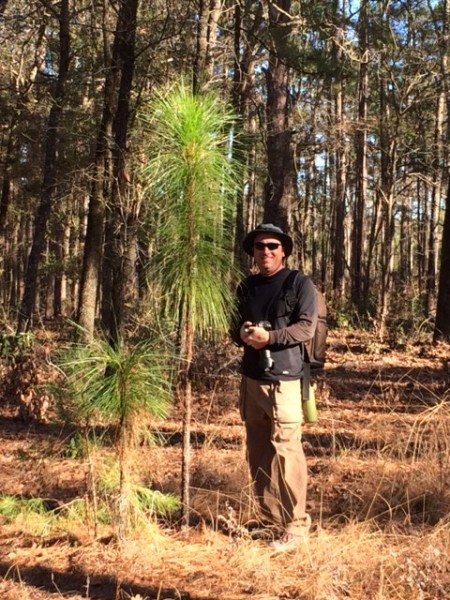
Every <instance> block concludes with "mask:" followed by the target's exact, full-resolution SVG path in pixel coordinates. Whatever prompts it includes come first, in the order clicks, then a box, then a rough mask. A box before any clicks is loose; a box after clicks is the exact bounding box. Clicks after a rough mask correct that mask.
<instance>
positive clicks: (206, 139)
mask: <svg viewBox="0 0 450 600" xmlns="http://www.w3.org/2000/svg"><path fill="white" fill-rule="evenodd" d="M146 120H147V122H148V134H149V145H148V155H149V162H148V165H147V166H146V167H145V169H144V175H145V178H146V192H147V194H148V197H149V201H153V202H156V203H157V204H158V206H159V217H160V218H159V221H158V233H157V248H156V252H155V256H154V261H153V263H151V276H152V277H154V278H156V279H157V281H158V284H159V287H160V290H161V294H162V296H163V299H164V302H165V309H164V312H165V314H166V316H167V317H168V318H169V320H170V321H171V322H174V323H176V324H177V333H178V347H179V353H180V362H179V370H178V385H177V389H176V394H177V397H178V401H179V403H180V404H181V406H182V407H183V458H182V500H183V523H184V525H188V524H189V515H190V463H191V457H190V436H191V411H192V390H191V378H192V373H191V369H192V360H193V352H194V340H195V337H196V336H197V335H199V336H201V337H206V338H215V337H216V336H217V335H223V333H224V332H225V331H226V330H227V328H228V323H229V318H230V311H231V309H232V306H233V292H232V290H231V286H230V272H231V257H232V255H231V250H232V245H231V239H230V234H231V222H230V219H231V217H232V214H233V211H232V206H231V204H230V202H231V200H232V198H233V197H234V191H235V186H236V182H237V169H234V168H233V166H232V164H231V163H230V159H229V141H230V138H229V134H230V128H231V127H232V124H233V123H234V118H233V116H232V114H231V113H230V112H229V111H228V110H227V109H226V108H225V107H224V105H223V104H222V102H221V101H219V99H218V97H217V96H216V95H215V94H212V93H210V94H207V95H195V94H192V92H191V90H190V89H189V88H188V87H187V86H186V85H185V84H183V83H182V84H180V85H178V86H176V87H175V88H173V89H171V90H170V91H169V92H168V93H166V94H162V95H160V96H159V97H158V98H157V100H156V101H155V103H154V104H153V106H151V108H150V111H149V115H148V117H147V119H146Z"/></svg>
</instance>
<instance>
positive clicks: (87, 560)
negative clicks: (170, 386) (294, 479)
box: [0, 331, 450, 600]
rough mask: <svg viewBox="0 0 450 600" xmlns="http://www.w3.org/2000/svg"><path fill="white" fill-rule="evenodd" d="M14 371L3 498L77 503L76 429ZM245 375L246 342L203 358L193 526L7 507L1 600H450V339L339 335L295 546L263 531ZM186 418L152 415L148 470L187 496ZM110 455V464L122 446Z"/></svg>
mask: <svg viewBox="0 0 450 600" xmlns="http://www.w3.org/2000/svg"><path fill="white" fill-rule="evenodd" d="M49 351H50V352H51V348H50V350H49V349H48V348H47V349H46V350H45V351H44V358H43V359H42V361H43V363H44V362H45V360H46V359H47V358H48V353H49ZM36 360H38V359H37V358H36ZM26 375H27V369H26V368H22V371H21V375H20V376H21V377H26ZM3 376H5V372H3ZM42 379H45V377H44V376H42ZM8 381H9V383H8V385H6V384H5V385H4V386H3V396H4V397H3V398H2V403H1V412H0V493H1V494H3V495H5V496H6V495H7V496H8V497H9V496H13V497H16V498H22V499H23V498H28V499H29V498H42V499H44V500H45V505H46V506H47V508H48V510H49V511H53V512H55V511H57V510H61V509H62V507H63V508H67V507H69V506H71V504H73V503H75V501H76V500H77V499H80V498H81V499H82V498H84V497H85V496H86V494H87V487H88V486H87V483H86V482H87V479H88V473H89V469H90V465H89V464H88V461H87V459H86V458H85V457H83V456H82V455H81V453H80V452H79V446H78V445H77V438H76V435H75V434H74V431H73V430H69V429H67V427H65V426H63V425H62V424H61V423H60V421H59V420H57V419H55V418H52V417H48V416H45V415H40V416H41V417H43V418H42V419H40V420H39V419H38V420H36V419H35V420H31V419H30V418H29V415H27V418H24V415H23V413H22V415H21V413H20V411H19V410H18V407H17V405H16V404H15V403H14V402H13V401H12V399H11V397H6V396H5V394H6V392H7V390H8V389H10V388H11V378H9V380H8ZM238 381H239V377H238V374H237V355H236V349H234V348H232V347H228V346H224V347H220V348H218V349H216V351H214V353H212V354H210V355H209V359H206V358H204V359H203V362H201V363H199V364H198V365H197V378H196V384H195V390H196V397H195V409H194V415H193V424H192V427H193V436H192V439H193V444H192V447H193V449H192V463H193V466H192V491H191V501H192V507H193V509H192V514H193V520H194V524H193V526H192V527H190V528H188V529H182V528H180V527H179V526H178V525H179V524H178V523H176V522H170V523H169V522H159V523H155V522H154V521H151V522H149V523H148V527H140V528H139V530H136V531H134V532H133V533H132V534H130V535H129V537H128V538H127V540H126V541H125V542H123V543H121V544H119V543H118V542H117V538H116V536H115V532H114V531H113V530H112V529H111V527H110V526H108V525H100V524H99V525H98V526H97V527H94V526H93V524H92V522H86V520H83V519H79V520H78V521H77V520H76V519H72V520H66V521H64V525H63V524H62V523H63V522H62V521H55V522H56V523H58V524H57V525H55V524H53V525H51V524H49V521H48V520H45V519H43V520H42V522H41V521H40V520H39V519H38V518H37V517H36V515H33V516H31V517H30V515H28V516H27V515H26V514H19V515H18V516H17V517H16V518H14V519H12V518H11V519H9V518H7V516H5V515H3V516H0V599H1V600H50V599H52V600H57V599H61V598H71V599H74V600H80V599H81V598H92V599H98V600H124V599H134V600H144V599H147V600H154V599H155V600H156V599H158V600H181V599H183V600H188V599H189V600H241V599H246V598H252V599H258V600H294V599H297V600H300V599H301V600H325V599H326V600H344V599H347V598H350V599H355V600H357V599H358V600H388V599H395V600H427V599H430V600H431V599H433V600H436V599H448V598H450V518H449V517H450V485H449V484H450V353H449V347H448V346H446V345H438V346H432V345H431V344H429V343H427V340H419V339H416V340H412V341H410V342H408V343H405V344H404V345H403V346H402V347H401V348H400V347H397V348H395V349H391V348H389V347H388V346H386V345H382V344H379V343H377V342H376V340H375V339H374V338H373V336H371V335H370V334H368V333H365V332H356V331H341V332H338V333H332V334H331V335H330V340H329V351H328V363H327V366H326V368H325V369H324V370H323V371H322V372H320V373H318V374H316V375H315V381H316V388H317V389H316V397H317V405H318V411H319V421H318V422H317V423H316V424H307V425H305V426H304V434H303V445H304V449H305V453H306V456H307V460H308V466H309V497H308V508H309V512H310V514H311V517H312V520H313V527H312V530H311V535H310V537H309V539H308V540H307V541H305V543H304V544H303V545H302V546H300V547H298V548H297V549H296V550H295V551H293V552H290V553H284V554H274V553H273V551H272V550H271V548H270V546H269V544H268V543H267V540H264V539H258V538H257V536H253V534H252V527H251V524H252V522H253V523H254V521H252V520H253V518H254V514H253V512H252V500H251V490H250V485H249V479H248V472H247V466H246V462H245V448H244V437H243V427H242V424H241V422H240V418H239V413H238V409H237V402H236V398H237V388H238ZM40 383H42V381H40V380H39V377H38V378H37V380H36V382H35V385H36V387H37V388H38V387H39V385H40ZM8 386H9V387H8ZM177 413H178V414H179V411H177V409H175V410H174V411H173V414H172V417H171V418H169V419H168V420H166V421H164V422H160V423H153V424H152V425H151V428H152V429H153V430H154V431H158V432H159V440H160V443H158V444H154V443H149V442H148V443H147V442H146V443H144V442H143V443H142V444H141V446H140V447H139V452H138V454H137V455H136V458H135V465H134V466H135V470H136V471H138V472H139V475H140V477H141V479H142V481H145V482H147V483H148V482H152V486H153V487H154V488H155V489H157V490H161V491H163V492H173V493H176V494H178V493H179V491H180V468H181V424H180V421H179V419H178V418H177ZM96 452H97V456H101V457H102V459H103V460H106V458H107V457H108V455H111V452H112V451H111V448H110V447H109V448H108V447H103V448H100V447H99V448H98V449H97V450H96Z"/></svg>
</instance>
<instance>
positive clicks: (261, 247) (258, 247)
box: [253, 242, 281, 250]
mask: <svg viewBox="0 0 450 600" xmlns="http://www.w3.org/2000/svg"><path fill="white" fill-rule="evenodd" d="M280 246H281V244H277V243H276V242H268V243H267V244H265V243H264V242H255V243H254V244H253V248H254V249H255V250H264V248H268V249H269V250H276V249H277V248H279V247H280Z"/></svg>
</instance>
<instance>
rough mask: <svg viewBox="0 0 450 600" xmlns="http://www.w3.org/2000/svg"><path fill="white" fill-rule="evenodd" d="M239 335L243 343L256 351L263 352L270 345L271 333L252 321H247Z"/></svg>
mask: <svg viewBox="0 0 450 600" xmlns="http://www.w3.org/2000/svg"><path fill="white" fill-rule="evenodd" d="M239 333H240V336H241V339H242V341H243V342H245V343H246V344H248V345H249V346H251V347H252V348H255V350H261V348H264V346H267V344H268V343H269V332H268V331H266V330H265V329H264V327H256V326H255V325H253V324H252V323H251V322H250V321H245V323H244V324H243V325H242V327H241V329H240V332H239Z"/></svg>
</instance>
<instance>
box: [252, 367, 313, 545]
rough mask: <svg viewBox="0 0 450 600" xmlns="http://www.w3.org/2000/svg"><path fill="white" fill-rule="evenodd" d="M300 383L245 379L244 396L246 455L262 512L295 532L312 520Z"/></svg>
mask: <svg viewBox="0 0 450 600" xmlns="http://www.w3.org/2000/svg"><path fill="white" fill-rule="evenodd" d="M300 383H301V382H300V381H299V380H296V381H279V382H267V381H256V380H254V379H250V378H249V377H243V378H242V382H241V394H240V408H241V416H242V419H243V421H244V422H245V428H246V433H247V459H248V463H249V467H250V473H251V476H252V479H253V484H254V492H255V497H256V500H257V502H258V504H259V507H260V509H261V512H262V516H263V518H265V519H267V520H268V521H269V522H271V523H273V524H275V525H280V526H282V527H283V528H285V529H286V531H288V532H289V533H292V534H294V535H301V534H302V533H304V532H305V529H306V530H307V529H309V525H310V522H311V520H310V517H309V515H308V514H307V513H306V485H307V471H306V460H305V455H304V452H303V447H302V443H301V424H302V420H303V414H302V402H301V385H300Z"/></svg>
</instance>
